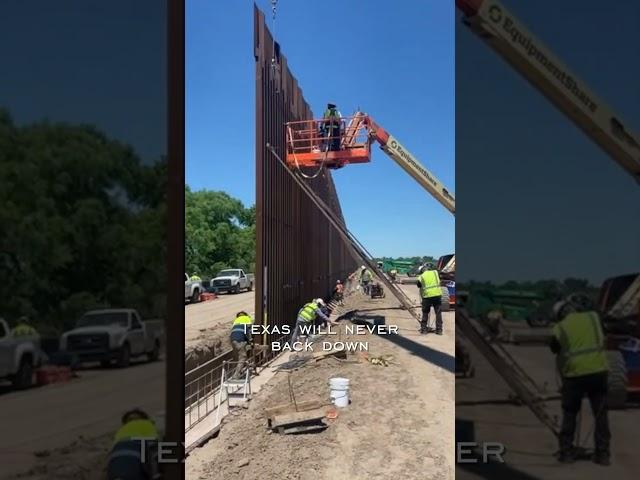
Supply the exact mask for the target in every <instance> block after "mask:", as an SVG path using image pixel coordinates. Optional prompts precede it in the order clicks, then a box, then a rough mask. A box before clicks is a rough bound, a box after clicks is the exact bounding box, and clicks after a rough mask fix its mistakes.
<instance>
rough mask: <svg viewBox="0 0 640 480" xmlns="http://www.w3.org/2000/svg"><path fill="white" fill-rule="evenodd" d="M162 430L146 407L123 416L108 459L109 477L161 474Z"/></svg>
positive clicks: (133, 479) (137, 479) (121, 479)
mask: <svg viewBox="0 0 640 480" xmlns="http://www.w3.org/2000/svg"><path fill="white" fill-rule="evenodd" d="M158 440H159V438H158V431H157V429H156V425H155V423H154V422H153V420H151V419H150V418H149V416H148V415H147V414H146V413H145V412H143V411H142V410H138V409H135V410H131V411H129V412H127V413H125V414H124V415H123V416H122V426H121V427H120V429H119V430H118V431H117V432H116V435H115V438H114V443H113V448H112V449H111V453H110V454H109V460H108V463H107V478H108V479H109V480H143V479H144V480H147V479H148V480H150V479H157V478H161V474H160V468H159V464H158V456H157V442H158Z"/></svg>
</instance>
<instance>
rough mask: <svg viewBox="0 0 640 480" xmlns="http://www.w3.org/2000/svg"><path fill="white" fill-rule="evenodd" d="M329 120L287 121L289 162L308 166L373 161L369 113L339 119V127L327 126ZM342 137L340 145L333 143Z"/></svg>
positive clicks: (337, 166) (287, 158)
mask: <svg viewBox="0 0 640 480" xmlns="http://www.w3.org/2000/svg"><path fill="white" fill-rule="evenodd" d="M326 122H327V121H326V120H324V119H319V120H302V121H298V122H288V123H286V124H285V127H286V133H287V156H286V162H287V165H289V166H290V167H298V168H309V167H316V168H317V167H319V166H321V165H324V166H325V167H327V168H341V167H343V166H345V165H346V164H348V163H367V162H369V161H371V141H372V138H371V132H370V127H369V125H368V122H367V116H366V115H365V114H363V113H357V114H356V115H354V116H352V117H343V118H342V119H341V120H340V130H339V133H338V132H337V130H338V129H330V128H326V127H325V125H327V123H326ZM338 140H339V145H340V147H339V149H337V150H333V149H332V147H333V146H334V145H335V144H336V143H337V141H338Z"/></svg>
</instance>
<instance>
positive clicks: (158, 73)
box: [0, 0, 167, 162]
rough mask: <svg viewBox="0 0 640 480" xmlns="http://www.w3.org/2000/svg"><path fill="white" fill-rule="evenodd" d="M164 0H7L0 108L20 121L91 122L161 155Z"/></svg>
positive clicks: (1, 28) (151, 156)
mask: <svg viewBox="0 0 640 480" xmlns="http://www.w3.org/2000/svg"><path fill="white" fill-rule="evenodd" d="M164 4H165V1H164V0H138V1H135V2H130V1H125V0H114V1H111V2H103V1H99V0H68V1H66V2H64V8H61V6H60V5H59V3H58V2H50V1H48V0H32V1H29V2H3V6H2V7H3V8H2V15H0V58H2V62H3V66H5V67H7V68H3V69H2V78H1V80H0V84H1V85H2V88H0V107H5V108H7V109H8V110H9V111H10V113H11V115H12V116H13V118H14V121H16V122H17V123H18V124H24V123H30V122H34V121H40V120H43V119H49V120H51V121H55V122H59V121H62V122H69V123H86V124H93V125H95V126H97V127H98V128H99V129H100V130H102V131H104V132H105V133H106V134H107V135H109V136H110V137H112V138H116V139H118V140H120V141H122V142H125V143H128V144H131V145H133V146H134V148H135V149H136V151H137V152H138V153H139V155H140V156H141V157H142V159H143V161H145V162H150V161H156V160H158V159H159V158H160V156H161V155H164V154H166V143H167V137H166V125H167V122H166V118H167V108H166V107H167V102H166V98H167V94H166V91H167V84H166V69H167V62H166V56H167V50H166V42H167V36H166V8H165V6H164ZM34 11H37V12H38V13H37V14H36V15H34ZM114 32H118V34H117V35H116V34H114ZM43 39H46V40H43Z"/></svg>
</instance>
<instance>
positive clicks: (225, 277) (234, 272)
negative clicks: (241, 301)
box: [211, 268, 253, 293]
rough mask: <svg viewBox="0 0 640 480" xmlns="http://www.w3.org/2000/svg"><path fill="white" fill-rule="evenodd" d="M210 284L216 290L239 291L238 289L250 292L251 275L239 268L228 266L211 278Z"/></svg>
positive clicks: (251, 286) (251, 288)
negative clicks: (228, 267)
mask: <svg viewBox="0 0 640 480" xmlns="http://www.w3.org/2000/svg"><path fill="white" fill-rule="evenodd" d="M211 285H212V286H213V287H215V289H216V292H231V293H240V290H246V291H247V292H250V291H251V290H253V275H252V274H250V273H244V270H242V269H241V268H230V269H228V270H222V271H220V272H218V275H216V278H214V279H213V280H211Z"/></svg>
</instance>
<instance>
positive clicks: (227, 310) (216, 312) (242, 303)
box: [184, 292, 255, 348]
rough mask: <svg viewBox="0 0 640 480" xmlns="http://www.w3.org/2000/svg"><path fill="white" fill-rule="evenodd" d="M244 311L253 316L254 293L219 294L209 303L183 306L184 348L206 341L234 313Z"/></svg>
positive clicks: (232, 316) (229, 321) (233, 316)
mask: <svg viewBox="0 0 640 480" xmlns="http://www.w3.org/2000/svg"><path fill="white" fill-rule="evenodd" d="M240 310H244V311H246V312H247V313H249V314H250V315H253V313H254V310H255V292H243V293H238V294H221V295H220V296H218V298H216V299H215V300H211V301H209V302H203V303H196V304H193V305H185V307H184V314H185V321H184V337H185V342H186V347H187V348H189V347H192V346H194V345H197V344H199V343H202V342H203V341H206V339H207V337H208V335H210V334H211V332H212V331H214V330H216V327H218V326H219V325H220V324H228V323H231V321H232V320H233V319H234V318H235V316H236V313H238V312H239V311H240Z"/></svg>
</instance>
